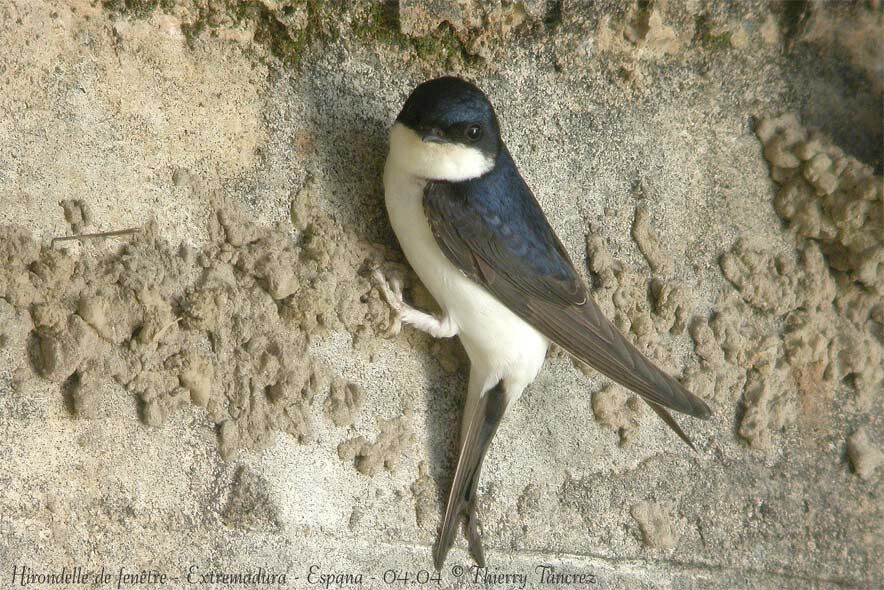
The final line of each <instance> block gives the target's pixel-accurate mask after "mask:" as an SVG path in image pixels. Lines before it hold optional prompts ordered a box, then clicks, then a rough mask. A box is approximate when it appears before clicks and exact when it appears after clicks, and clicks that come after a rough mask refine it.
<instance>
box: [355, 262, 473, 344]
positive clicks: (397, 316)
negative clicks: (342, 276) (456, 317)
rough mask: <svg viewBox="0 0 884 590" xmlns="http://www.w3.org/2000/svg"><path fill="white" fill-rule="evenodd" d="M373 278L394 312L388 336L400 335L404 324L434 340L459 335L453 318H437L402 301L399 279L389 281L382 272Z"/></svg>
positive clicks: (376, 272) (376, 271)
mask: <svg viewBox="0 0 884 590" xmlns="http://www.w3.org/2000/svg"><path fill="white" fill-rule="evenodd" d="M372 277H373V278H374V280H375V282H376V283H377V285H378V288H379V289H380V290H381V295H382V296H383V298H384V300H385V301H386V302H387V304H388V305H389V306H390V308H391V309H392V310H393V325H391V326H390V329H389V330H387V335H388V336H395V335H396V334H398V333H399V331H400V330H401V329H402V323H403V322H404V323H406V324H408V325H410V326H414V327H415V328H417V329H418V330H420V331H421V332H426V333H427V334H429V335H430V336H432V337H434V338H450V337H451V336H454V335H455V334H457V326H456V325H455V324H454V322H453V321H452V320H451V316H449V315H445V316H444V317H441V318H437V317H436V316H434V315H432V314H429V313H426V312H424V311H421V310H419V309H415V308H414V307H411V306H410V305H408V304H407V303H405V301H404V300H403V299H402V284H401V283H400V282H399V280H398V279H396V278H391V279H390V280H387V277H385V276H384V275H383V273H381V271H380V270H375V271H374V272H373V273H372Z"/></svg>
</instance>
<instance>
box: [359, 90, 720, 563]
mask: <svg viewBox="0 0 884 590" xmlns="http://www.w3.org/2000/svg"><path fill="white" fill-rule="evenodd" d="M383 183H384V202H385V206H386V210H387V215H388V217H389V220H390V224H391V226H392V229H393V232H394V233H395V235H396V237H397V239H398V241H399V245H400V246H401V248H402V251H403V253H404V254H405V258H406V260H407V261H408V263H409V265H410V266H411V268H412V269H413V270H414V272H415V273H416V274H417V276H418V278H419V279H420V280H421V282H422V283H423V285H424V286H425V287H426V289H427V290H428V291H429V293H430V294H431V295H432V296H433V298H434V299H435V301H436V302H437V303H438V305H439V308H440V309H441V313H439V314H437V315H434V314H431V313H428V312H425V311H422V310H420V309H417V308H415V307H413V306H411V305H409V304H408V303H406V302H405V300H404V298H403V294H402V284H401V281H400V280H399V279H398V278H394V277H392V276H391V277H387V276H386V274H384V273H383V272H382V271H381V270H380V269H376V270H375V271H374V273H373V279H374V280H375V284H376V285H377V286H378V288H379V291H380V294H381V296H382V297H383V298H384V299H385V300H386V302H387V303H388V304H389V306H390V308H391V309H392V315H393V317H394V323H393V327H392V328H391V330H392V331H393V332H394V333H395V332H398V330H399V329H401V326H402V325H403V324H406V325H410V326H412V327H414V328H416V329H417V330H420V331H422V332H425V333H427V334H429V335H430V336H432V337H435V338H451V337H454V336H457V337H458V338H459V339H460V341H461V343H462V345H463V348H464V350H465V351H466V354H467V356H468V357H469V361H470V372H469V382H468V390H467V395H466V401H465V403H464V410H463V417H462V420H461V428H460V438H459V452H458V459H457V465H456V467H455V471H454V477H453V480H452V483H451V490H450V493H449V496H448V503H447V506H446V509H445V514H444V517H443V519H442V524H441V527H440V529H439V532H438V536H437V539H436V542H435V543H434V546H433V562H434V565H435V567H436V569H437V570H441V568H442V566H443V564H444V562H445V559H446V557H447V555H448V553H449V551H450V549H451V548H452V546H453V545H454V541H455V536H456V534H457V531H458V530H459V528H460V526H461V523H462V522H464V524H465V536H466V539H467V543H468V550H469V552H470V554H471V555H472V557H473V559H474V560H475V561H476V563H477V564H478V565H479V566H480V567H485V555H484V548H483V546H482V542H481V535H480V525H479V522H478V519H477V516H476V499H477V490H478V484H479V477H480V472H481V468H482V463H483V461H484V458H485V455H486V453H487V452H488V449H489V447H490V445H491V442H492V440H493V438H494V435H495V433H496V432H497V429H498V426H499V425H500V423H501V420H502V419H503V418H504V416H505V414H506V412H507V410H508V409H509V408H510V406H511V405H512V404H513V402H515V401H516V400H517V399H518V398H519V397H520V396H521V395H522V392H523V391H524V390H525V388H526V387H528V385H529V384H530V383H531V382H532V381H534V379H535V378H536V377H537V375H538V373H539V372H540V370H541V367H542V365H543V363H544V360H545V358H546V354H547V350H548V349H549V347H550V344H551V343H555V344H556V345H558V346H559V347H560V348H562V349H563V350H565V351H566V352H567V353H568V354H570V355H571V356H573V357H575V358H576V359H578V360H579V361H581V362H583V363H585V364H587V365H589V366H590V367H593V368H594V369H596V370H597V371H599V372H601V373H603V374H604V375H606V376H607V377H608V378H610V379H611V380H613V381H614V382H616V383H619V384H620V385H622V386H624V387H626V388H628V389H630V390H632V391H634V392H635V393H637V394H638V395H639V396H641V397H642V398H643V399H644V400H645V401H646V402H647V403H648V404H649V405H650V406H651V408H653V409H654V411H655V412H656V413H657V414H658V415H659V416H660V417H661V418H662V419H663V420H664V422H665V423H666V424H667V425H668V426H669V427H670V428H672V430H673V431H674V432H675V433H676V434H677V435H678V436H679V437H680V438H681V439H682V440H683V441H684V442H685V443H687V444H688V445H689V446H690V447H691V448H692V449H693V448H694V446H693V444H692V443H691V441H690V439H689V438H688V437H687V435H685V433H684V432H683V431H682V429H681V428H680V427H679V425H678V424H677V423H676V422H675V420H674V418H673V417H672V415H671V414H670V413H669V411H668V410H674V411H677V412H681V413H684V414H687V415H689V416H693V417H696V418H703V419H705V418H709V417H710V416H711V413H712V412H711V410H710V409H709V406H708V405H707V404H706V403H705V402H704V401H703V400H701V399H700V398H699V397H697V396H695V395H693V394H692V393H690V392H689V391H688V390H687V389H685V387H684V386H682V385H681V384H680V383H679V382H678V381H677V380H675V379H674V378H673V377H671V376H670V375H668V374H667V373H665V372H664V371H663V370H661V369H660V368H658V367H657V366H656V365H655V364H654V363H653V362H651V361H650V360H648V359H647V358H646V357H645V356H644V355H643V354H642V353H641V352H639V351H638V350H637V349H636V348H635V347H634V346H633V345H632V344H631V343H630V342H629V341H628V340H627V339H626V338H625V337H624V336H623V335H622V334H621V333H620V332H619V331H618V330H617V328H616V327H615V326H614V325H613V324H612V323H611V322H610V321H609V320H608V319H607V318H606V317H605V316H604V315H603V314H602V312H601V310H600V309H599V307H598V305H597V304H596V303H595V302H593V300H592V298H591V297H590V296H589V294H588V292H587V287H586V285H585V284H584V282H583V280H582V279H581V277H580V275H579V273H578V272H577V271H576V270H575V267H574V264H573V263H572V262H571V259H570V257H569V256H568V253H567V251H566V249H565V247H564V246H563V245H562V242H561V241H560V240H559V238H558V236H557V235H556V233H555V231H554V230H553V228H552V226H551V225H550V223H549V221H548V220H547V218H546V215H545V214H544V212H543V210H542V209H541V207H540V204H539V203H538V202H537V199H536V198H535V197H534V194H533V193H532V192H531V189H530V188H529V187H528V185H527V183H526V182H525V180H524V179H523V178H522V175H521V174H520V173H519V170H518V167H517V166H516V163H515V161H514V160H513V157H512V155H511V154H510V152H509V150H508V149H507V147H506V144H505V143H504V141H503V139H502V136H501V129H500V123H499V121H498V119H497V115H496V113H495V111H494V108H493V106H492V104H491V102H490V100H489V99H488V97H487V96H486V95H485V93H484V92H482V90H481V89H479V88H478V87H477V86H476V85H474V84H472V83H471V82H469V81H466V80H463V79H461V78H458V77H453V76H444V77H440V78H435V79H432V80H428V81H426V82H423V83H421V84H419V85H418V86H417V87H415V88H414V90H413V91H412V92H411V94H410V95H409V96H408V98H407V99H406V100H405V102H404V104H403V106H402V109H401V111H400V112H399V114H398V116H397V117H396V120H395V121H394V123H393V125H392V127H391V128H390V135H389V151H388V154H387V159H386V163H385V166H384V175H383Z"/></svg>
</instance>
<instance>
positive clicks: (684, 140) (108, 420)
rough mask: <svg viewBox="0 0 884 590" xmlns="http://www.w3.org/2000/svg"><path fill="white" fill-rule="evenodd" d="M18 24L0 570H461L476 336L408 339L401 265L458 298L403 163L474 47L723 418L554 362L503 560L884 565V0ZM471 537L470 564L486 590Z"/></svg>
mask: <svg viewBox="0 0 884 590" xmlns="http://www.w3.org/2000/svg"><path fill="white" fill-rule="evenodd" d="M0 38H2V39H3V45H4V51H3V52H2V54H0V112H2V116H0V205H2V206H0V262H2V265H0V464H2V469H0V530H2V534H0V585H2V586H4V587H5V586H6V585H11V584H12V582H13V578H12V576H13V567H15V568H17V569H16V570H15V571H16V572H17V573H18V575H20V574H21V568H22V567H23V566H24V567H28V568H31V573H34V574H46V573H52V572H55V573H58V572H60V571H61V568H62V567H66V568H67V571H71V569H72V568H75V567H77V566H80V567H82V568H84V571H92V572H95V571H100V570H101V568H102V567H105V568H107V570H108V571H112V574H113V577H112V582H113V583H114V584H116V576H117V575H118V573H119V568H121V567H123V568H125V570H126V571H127V572H132V573H137V572H140V571H141V570H156V571H158V572H161V573H165V574H167V575H169V576H173V577H176V578H177V579H176V580H172V579H170V580H166V583H165V584H162V585H160V584H158V585H156V587H160V586H162V587H190V586H189V585H188V583H187V580H186V574H187V572H188V571H192V570H189V568H191V567H192V566H193V567H195V568H196V569H197V570H198V571H199V573H202V574H205V573H207V572H213V571H218V572H225V573H236V572H256V571H258V568H264V572H265V573H267V574H271V573H272V574H283V573H284V574H286V576H287V580H286V581H287V585H288V586H291V587H313V582H316V581H317V579H316V578H315V577H309V578H308V574H309V572H310V566H311V565H315V566H317V567H318V570H314V571H319V572H322V573H325V574H329V573H332V572H347V573H351V574H361V575H362V576H363V585H364V586H366V587H370V588H375V587H377V588H382V587H387V586H388V585H387V584H385V582H384V576H385V572H387V570H389V569H395V570H397V571H399V572H401V573H404V572H412V575H414V573H415V572H417V571H418V570H431V569H432V562H431V558H430V548H431V545H432V543H433V541H434V539H435V532H436V527H437V525H438V524H439V520H440V513H441V511H442V510H443V508H444V500H445V494H446V492H447V488H448V485H449V483H450V474H451V471H452V470H453V465H454V460H455V457H454V456H453V454H454V445H455V440H454V435H455V433H456V432H458V430H459V422H458V420H459V412H460V407H461V404H462V400H463V396H464V393H465V387H466V371H467V360H466V357H465V355H464V353H463V352H462V350H461V349H460V347H459V345H458V344H457V343H456V342H434V341H431V340H430V339H428V338H427V337H425V336H424V335H422V334H418V333H416V332H415V331H413V330H411V329H408V328H406V329H405V330H404V331H403V332H402V333H401V334H400V335H399V336H397V337H395V338H387V337H385V333H386V329H387V326H388V325H389V321H390V317H389V312H388V310H387V308H386V306H385V305H384V304H383V302H382V300H381V298H380V297H379V294H378V292H377V289H376V288H374V287H373V285H372V284H371V282H370V280H369V275H370V273H368V272H367V271H368V270H369V269H370V268H372V267H374V266H377V265H383V266H385V267H386V268H387V269H388V270H389V272H391V273H398V274H400V275H401V276H402V277H403V278H404V280H405V282H406V285H407V286H408V289H407V291H406V297H407V298H408V299H410V300H412V301H416V302H417V303H418V304H419V305H420V306H423V307H427V308H431V307H432V306H433V303H432V301H431V300H430V298H429V296H428V295H427V294H426V292H425V291H424V290H423V289H422V287H421V286H420V285H419V284H418V283H417V281H416V279H415V278H414V277H413V275H411V274H410V271H409V270H408V269H407V266H405V265H404V264H403V260H402V257H401V253H399V251H398V247H397V245H396V242H395V238H394V236H393V234H392V231H391V230H390V227H389V225H388V223H387V221H386V216H385V213H384V211H383V206H382V191H383V188H382V184H381V170H382V167H383V160H384V155H385V150H386V137H385V135H386V129H387V128H388V126H389V125H390V123H391V122H392V119H393V118H394V117H395V115H396V113H397V111H398V108H399V105H400V104H401V102H402V100H403V99H404V98H405V96H406V95H407V93H408V92H409V90H410V89H411V88H412V87H413V86H414V85H415V84H417V83H418V82H420V81H422V80H424V79H427V78H428V77H432V76H436V75H440V74H443V73H455V74H459V75H462V76H464V77H467V78H469V79H471V80H473V81H475V82H476V83H478V84H479V85H480V86H481V87H482V88H483V89H485V90H486V92H487V93H488V94H489V96H490V97H491V99H492V101H493V102H494V104H495V107H496V109H497V111H498V115H499V118H500V120H501V123H502V126H503V129H504V139H505V141H506V142H507V144H508V146H509V148H510V151H511V152H512V153H513V155H514V157H515V159H516V161H517V162H518V164H519V166H520V168H521V170H522V172H523V175H524V176H525V178H526V180H527V181H528V183H529V184H530V185H531V187H532V188H533V189H534V192H535V194H536V196H537V198H538V200H539V201H540V202H541V204H542V205H543V206H544V207H545V209H546V211H547V214H548V217H549V219H550V221H551V223H552V224H553V226H554V227H555V228H556V230H557V231H558V232H559V235H560V236H561V237H562V240H563V242H564V244H565V246H566V247H567V249H568V251H569V253H570V254H571V256H572V258H573V259H574V261H575V264H576V265H577V266H578V268H579V269H581V271H582V272H585V273H586V277H587V280H589V281H590V282H591V284H592V285H593V287H594V288H593V293H594V297H595V298H596V300H597V301H598V302H599V303H600V305H601V306H602V307H603V309H604V310H605V311H606V313H607V314H608V315H609V317H611V318H613V319H615V321H616V323H617V324H618V326H619V327H620V328H621V329H622V330H623V331H624V332H625V333H627V334H628V335H629V336H630V338H632V339H633V341H634V342H636V344H637V345H638V346H640V347H641V348H642V349H643V350H645V351H646V352H647V353H648V354H649V355H650V356H652V357H653V358H654V359H656V360H657V361H658V362H659V363H661V364H662V365H664V366H666V367H668V368H669V369H670V370H671V371H672V372H673V373H674V374H677V375H679V376H681V377H682V378H683V379H684V381H685V383H686V384H687V385H689V387H690V388H691V389H692V390H694V391H695V392H697V393H698V394H700V395H702V396H703V397H704V398H705V399H707V400H708V402H709V403H710V406H712V407H713V409H714V414H715V415H714V417H713V419H712V420H710V421H708V422H699V421H695V420H689V419H682V420H681V423H682V425H683V427H684V429H685V430H686V431H687V432H688V433H689V434H690V435H691V436H692V438H693V440H694V441H695V443H696V444H697V447H698V452H696V453H692V452H690V451H689V450H688V449H687V448H686V447H684V445H682V444H681V443H680V442H679V441H678V440H677V439H676V438H675V437H674V436H673V435H672V434H671V433H670V432H668V431H667V430H666V428H665V426H664V425H663V424H662V423H661V422H660V421H659V420H658V419H657V418H656V416H655V415H654V414H653V413H652V412H648V411H646V409H645V406H644V405H643V404H638V403H636V400H635V398H634V397H633V396H632V395H631V394H630V393H629V392H627V391H625V390H623V389H621V388H619V387H612V386H611V385H610V384H609V383H608V382H607V381H606V380H604V379H602V378H600V377H599V376H598V375H596V374H594V373H593V371H591V370H589V369H586V368H583V367H577V366H575V365H574V364H573V363H572V362H571V361H570V360H569V359H568V358H566V357H565V356H564V355H563V354H561V353H558V352H554V353H552V354H551V355H550V358H549V359H548V360H547V363H546V366H545V369H544V371H543V372H542V373H541V375H540V377H539V378H538V380H537V381H536V382H535V384H534V385H532V386H531V387H530V388H529V389H528V391H527V392H526V394H525V395H524V397H523V398H522V400H521V401H520V402H519V403H518V404H517V405H516V406H515V407H514V408H513V409H512V410H511V411H510V413H509V415H508V416H507V419H506V420H505V422H504V423H503V425H502V427H501V430H500V432H499V434H498V437H497V439H496V441H495V443H494V446H493V447H492V450H491V452H490V453H489V456H488V458H487V460H486V464H485V465H486V466H485V470H484V473H483V479H482V484H481V488H480V490H481V494H482V496H481V500H480V504H481V505H480V517H481V520H482V523H483V529H484V540H485V547H486V553H487V557H488V562H489V570H488V571H487V572H479V573H481V574H483V575H484V574H488V575H489V576H496V575H498V574H499V575H504V574H525V575H527V576H529V581H528V584H527V586H528V587H546V586H547V585H545V584H543V583H541V582H540V573H539V571H538V570H537V569H536V568H537V566H539V565H541V564H548V565H550V566H552V567H553V568H554V570H555V571H556V572H558V573H562V572H570V573H582V574H592V576H593V577H591V578H590V577H587V578H584V579H583V581H582V583H581V582H576V583H569V584H567V585H566V587H579V586H588V587H600V588H771V587H776V588H830V587H850V588H852V587H857V588H865V587H877V586H880V585H881V584H882V581H884V572H882V564H881V563H882V562H881V555H882V551H884V547H882V538H884V535H882V529H884V527H882V524H884V521H882V489H884V488H882V485H881V477H882V472H884V470H882V469H878V467H879V464H880V463H881V462H882V460H884V459H882V452H881V448H882V439H884V419H882V409H884V401H882V390H884V381H882V363H884V360H882V351H884V345H882V341H884V334H882V329H884V328H882V325H884V308H882V303H881V301H882V295H884V246H882V239H884V227H882V223H884V212H882V199H884V196H882V194H884V193H882V183H881V166H882V148H881V146H882V120H881V113H882V100H881V96H882V94H881V93H882V88H884V85H882V80H884V71H882V62H881V58H880V56H881V55H882V49H884V48H882V41H881V40H882V16H881V9H880V6H879V4H878V2H857V3H855V5H852V6H841V7H839V6H834V5H824V4H816V3H806V2H788V3H773V4H771V5H768V4H767V3H763V2H739V3H723V2H722V3H712V4H707V3H702V2H685V3H682V2H668V3H667V2H661V1H658V2H653V1H652V2H641V3H638V4H630V3H627V2H622V3H621V2H593V3H589V2H585V3H584V2H575V1H568V0H564V1H556V2H546V1H543V0H526V1H524V2H505V3H497V2H480V1H478V0H474V1H467V2H460V3H454V4H449V3H447V2H439V1H437V0H400V2H399V4H398V5H397V4H396V3H395V2H394V3H392V4H390V3H377V2H346V3H343V2H342V3H338V2H327V3H325V2H316V1H313V0H308V1H306V2H298V1H292V2H283V1H275V0H245V1H243V2H238V1H234V0H217V1H215V0H192V1H184V0H182V1H179V2H175V1H173V0H163V1H160V2H150V1H148V0H123V1H113V2H96V1H88V0H69V1H64V2H62V1H59V2H43V1H40V2H37V1H31V0H11V1H8V2H4V3H3V4H2V5H0ZM129 228H134V229H136V230H137V232H136V233H132V234H127V235H124V236H120V237H108V238H102V239H89V240H84V241H65V242H56V243H55V244H52V243H51V239H52V238H54V237H60V236H67V235H72V234H77V233H90V232H101V231H114V230H123V229H129ZM465 545H466V544H465V541H464V540H463V539H458V542H457V545H456V548H455V551H453V552H452V554H451V556H450V557H449V560H448V563H447V564H446V567H445V569H444V570H443V571H442V573H441V576H442V578H441V586H442V587H451V586H455V585H457V584H460V586H461V587H465V588H469V587H479V585H478V584H475V583H473V577H472V576H473V575H475V572H474V573H472V574H470V573H468V574H464V575H463V576H461V577H460V578H458V577H457V576H456V575H455V574H456V572H455V571H453V568H455V567H468V566H469V565H470V564H471V563H472V562H471V560H470V559H469V557H468V556H467V555H466V551H465V548H466V547H465ZM386 575H387V576H389V575H390V574H389V573H387V574H386ZM414 580H417V578H414V577H412V578H410V579H409V582H411V581H414ZM420 580H421V581H422V580H423V578H420ZM15 581H16V582H17V583H18V582H19V580H18V579H17V580H15ZM206 581H209V580H208V579H207V580H206ZM590 581H594V583H593V584H592V585H590V584H589V582H590ZM485 582H487V583H489V584H492V583H493V584H495V587H519V586H520V582H519V581H513V580H510V581H508V582H507V581H504V579H503V578H494V577H489V578H487V579H485ZM569 582H574V580H570V581H569ZM434 584H435V582H434ZM225 585H226V584H225V583H224V581H223V580H222V581H221V582H220V583H218V584H217V586H216V587H224V586H225ZM254 585H255V586H260V585H259V584H254ZM408 585H411V584H408ZM486 585H487V584H486ZM31 587H46V586H45V585H39V584H35V585H33V586H31ZM130 587H132V586H131V585H130ZM239 587H243V585H240V586H239ZM245 587H249V584H246V585H245ZM263 587H266V586H263Z"/></svg>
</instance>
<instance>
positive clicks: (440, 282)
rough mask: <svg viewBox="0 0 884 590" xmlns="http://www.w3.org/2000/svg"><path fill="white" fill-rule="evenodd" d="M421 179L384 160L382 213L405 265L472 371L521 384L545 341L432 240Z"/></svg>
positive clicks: (536, 365)
mask: <svg viewBox="0 0 884 590" xmlns="http://www.w3.org/2000/svg"><path fill="white" fill-rule="evenodd" d="M425 184H426V182H425V181H424V180H421V179H417V178H415V177H413V176H411V175H409V174H406V173H403V172H402V171H401V170H400V169H399V168H398V167H396V166H395V165H391V164H390V163H389V161H388V164H387V167H386V169H385V171H384V187H385V199H386V205H387V213H388V215H389V217H390V223H391V224H392V226H393V231H394V232H396V237H397V238H399V243H400V245H401V246H402V250H403V251H404V252H405V256H406V258H407V259H408V262H409V264H411V267H412V268H413V269H414V271H415V272H416V273H417V275H418V276H419V277H420V279H421V281H422V282H423V284H424V286H426V288H427V289H428V290H429V292H430V294H432V295H433V297H434V298H435V299H436V302H437V303H439V305H440V306H441V307H442V309H443V310H444V312H445V313H447V314H448V315H449V316H450V317H451V319H452V321H453V322H454V324H455V325H456V326H457V327H458V335H459V336H460V339H461V341H462V342H463V345H464V349H466V352H467V355H468V356H469V357H470V362H471V363H472V364H473V368H474V370H479V371H481V373H483V374H484V375H486V377H487V378H488V379H489V380H492V381H494V382H496V381H497V380H500V379H503V380H504V381H505V383H507V384H511V385H513V386H515V387H518V386H521V387H525V386H527V385H528V384H529V383H531V382H532V381H533V380H534V378H535V377H536V376H537V373H538V372H539V371H540V367H541V366H542V365H543V360H544V358H545V356H546V349H547V347H548V345H549V341H548V340H547V339H546V337H544V336H543V335H542V334H540V333H539V332H538V331H537V330H535V329H534V328H533V327H531V326H530V325H528V324H527V323H525V322H524V321H523V320H522V319H521V318H519V317H518V316H517V315H515V314H514V313H513V312H511V311H510V310H509V308H507V307H506V306H504V305H503V304H502V303H500V301H498V300H497V299H496V298H495V297H493V296H492V295H491V294H490V293H488V292H487V291H486V290H485V289H484V288H483V287H481V286H479V285H478V284H477V283H475V282H474V281H473V280H471V279H470V278H468V277H467V276H466V275H464V274H463V273H462V272H461V271H460V270H458V269H457V267H455V266H454V265H453V264H452V263H451V262H450V261H449V260H448V259H447V258H446V257H445V255H444V254H443V253H442V251H441V250H440V249H439V246H438V245H437V244H436V239H435V238H434V237H433V234H432V231H431V230H430V226H429V223H428V222H427V218H426V215H425V214H424V209H423V190H424V186H425Z"/></svg>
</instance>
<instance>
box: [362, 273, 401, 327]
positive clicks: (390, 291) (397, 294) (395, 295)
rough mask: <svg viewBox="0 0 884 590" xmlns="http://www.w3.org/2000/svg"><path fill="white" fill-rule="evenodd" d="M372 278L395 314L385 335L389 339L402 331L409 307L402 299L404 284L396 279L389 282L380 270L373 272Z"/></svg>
mask: <svg viewBox="0 0 884 590" xmlns="http://www.w3.org/2000/svg"><path fill="white" fill-rule="evenodd" d="M371 276H372V278H373V279H374V282H375V284H376V285H377V287H378V289H379V290H380V292H381V297H383V298H384V301H386V302H387V305H389V306H390V310H391V311H392V312H393V321H392V323H391V324H390V326H389V327H388V328H387V332H386V334H385V336H386V337H387V338H392V337H393V336H396V335H398V334H399V332H401V331H402V315H403V312H404V311H405V308H406V307H408V306H407V305H406V304H405V300H404V299H403V298H402V282H401V281H400V280H399V279H398V278H395V277H393V278H391V279H389V280H388V279H387V277H385V276H384V273H382V272H381V271H380V270H379V269H376V270H375V271H374V272H372V273H371Z"/></svg>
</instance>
